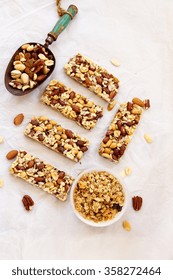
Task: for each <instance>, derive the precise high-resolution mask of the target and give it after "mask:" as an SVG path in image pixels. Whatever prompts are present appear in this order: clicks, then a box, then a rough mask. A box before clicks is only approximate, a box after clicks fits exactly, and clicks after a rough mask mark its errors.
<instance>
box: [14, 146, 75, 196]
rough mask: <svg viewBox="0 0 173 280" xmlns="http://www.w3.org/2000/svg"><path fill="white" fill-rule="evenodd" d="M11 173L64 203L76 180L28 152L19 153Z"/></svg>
mask: <svg viewBox="0 0 173 280" xmlns="http://www.w3.org/2000/svg"><path fill="white" fill-rule="evenodd" d="M10 173H11V174H13V175H14V176H16V177H19V178H21V179H23V180H25V181H27V182H28V183H30V184H31V185H33V186H36V187H38V188H40V189H42V190H44V191H45V192H48V193H50V194H52V195H54V196H55V197H57V198H59V199H60V200H62V201H65V200H66V199H67V194H68V192H69V190H70V188H71V185H72V183H73V180H74V179H73V178H72V177H71V176H69V175H67V174H66V173H65V172H64V171H61V170H58V169H57V168H55V167H53V166H52V165H50V164H48V163H46V162H44V161H42V160H40V159H39V158H37V157H35V156H33V155H31V154H29V153H27V152H26V151H19V152H18V156H17V158H16V160H15V161H14V162H13V163H12V165H11V168H10Z"/></svg>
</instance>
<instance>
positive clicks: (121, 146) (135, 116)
mask: <svg viewBox="0 0 173 280" xmlns="http://www.w3.org/2000/svg"><path fill="white" fill-rule="evenodd" d="M142 111H143V110H142V108H141V107H140V106H139V105H137V104H134V103H131V102H127V103H123V104H121V105H120V107H119V110H118V112H117V113H116V115H115V116H114V118H113V120H112V122H111V124H110V126H109V128H108V130H107V132H106V135H105V137H104V139H103V141H102V142H101V144H100V147H99V154H100V155H101V156H102V157H105V158H108V159H110V160H112V161H119V160H120V158H121V157H122V155H123V154H124V152H125V150H126V148H127V145H128V143H129V142H130V141H131V138H132V136H133V134H134V131H135V129H136V128H137V126H138V123H139V120H140V117H141V115H142Z"/></svg>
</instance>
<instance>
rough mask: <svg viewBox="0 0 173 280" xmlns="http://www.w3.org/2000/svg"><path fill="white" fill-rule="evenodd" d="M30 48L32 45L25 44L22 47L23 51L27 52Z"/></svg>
mask: <svg viewBox="0 0 173 280" xmlns="http://www.w3.org/2000/svg"><path fill="white" fill-rule="evenodd" d="M28 47H30V44H24V45H23V46H22V50H26V49H27V48H28Z"/></svg>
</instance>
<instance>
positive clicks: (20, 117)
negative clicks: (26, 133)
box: [14, 113, 24, 125]
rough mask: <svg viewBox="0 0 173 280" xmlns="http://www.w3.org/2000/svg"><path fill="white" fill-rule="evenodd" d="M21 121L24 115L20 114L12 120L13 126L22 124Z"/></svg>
mask: <svg viewBox="0 0 173 280" xmlns="http://www.w3.org/2000/svg"><path fill="white" fill-rule="evenodd" d="M23 119H24V115H23V114H22V113H21V114H18V115H17V116H16V117H15V118H14V124H15V125H20V124H21V123H22V122H23Z"/></svg>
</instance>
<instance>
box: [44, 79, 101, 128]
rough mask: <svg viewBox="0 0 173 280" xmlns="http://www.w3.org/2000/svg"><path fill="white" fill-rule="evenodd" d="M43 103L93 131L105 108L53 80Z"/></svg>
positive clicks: (45, 93)
mask: <svg viewBox="0 0 173 280" xmlns="http://www.w3.org/2000/svg"><path fill="white" fill-rule="evenodd" d="M41 101H42V102H43V103H45V104H46V105H48V106H50V107H52V108H53V109H55V110H56V111H59V112H61V113H62V114H63V115H64V116H65V117H67V118H68V119H71V120H74V121H76V122H77V124H78V125H80V126H83V127H84V128H85V129H92V128H93V127H94V126H95V125H96V122H97V120H98V119H99V118H101V117H102V116H103V108H102V107H100V106H98V105H95V104H94V102H92V101H90V100H88V99H87V98H86V97H85V96H82V95H81V94H79V93H76V92H74V91H73V90H72V89H70V88H68V87H66V86H65V85H63V84H62V83H60V82H58V81H57V80H52V81H51V82H50V83H49V85H48V86H47V87H46V90H45V91H44V93H43V95H42V97H41Z"/></svg>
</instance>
